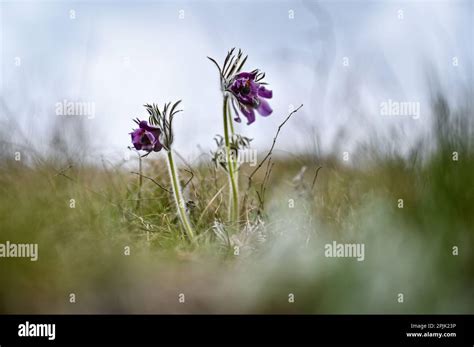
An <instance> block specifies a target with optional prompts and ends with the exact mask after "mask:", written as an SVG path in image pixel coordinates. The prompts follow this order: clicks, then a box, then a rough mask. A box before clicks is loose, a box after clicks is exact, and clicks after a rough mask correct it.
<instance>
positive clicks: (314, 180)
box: [311, 166, 323, 191]
mask: <svg viewBox="0 0 474 347" xmlns="http://www.w3.org/2000/svg"><path fill="white" fill-rule="evenodd" d="M322 168H323V167H322V166H320V167H318V168H317V169H316V173H315V174H314V178H313V184H312V185H311V191H313V188H314V185H315V184H316V179H317V178H318V173H319V170H321V169H322Z"/></svg>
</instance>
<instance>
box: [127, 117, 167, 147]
mask: <svg viewBox="0 0 474 347" xmlns="http://www.w3.org/2000/svg"><path fill="white" fill-rule="evenodd" d="M134 121H135V123H137V124H138V129H135V130H133V132H131V133H130V135H131V136H132V144H133V146H134V147H135V149H136V150H138V151H140V150H144V151H148V152H151V151H154V152H159V151H160V150H161V148H163V146H162V144H161V142H160V135H161V129H160V128H157V127H154V126H151V125H149V124H148V122H147V121H146V120H142V121H140V120H139V119H136V120H134Z"/></svg>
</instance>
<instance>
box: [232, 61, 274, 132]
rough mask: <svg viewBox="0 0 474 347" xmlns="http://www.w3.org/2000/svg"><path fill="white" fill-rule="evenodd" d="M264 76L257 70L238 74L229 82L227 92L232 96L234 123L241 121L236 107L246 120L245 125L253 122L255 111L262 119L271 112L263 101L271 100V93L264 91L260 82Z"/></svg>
mask: <svg viewBox="0 0 474 347" xmlns="http://www.w3.org/2000/svg"><path fill="white" fill-rule="evenodd" d="M264 76H265V75H264V74H262V73H261V72H260V71H259V70H254V71H252V72H240V73H238V74H236V75H235V76H234V78H233V79H232V80H231V81H230V83H229V85H228V87H227V90H228V91H229V92H230V93H232V95H233V99H232V106H233V107H234V111H235V113H236V115H237V117H236V118H235V121H237V122H240V121H241V120H240V117H239V112H238V111H237V107H238V109H239V110H240V113H242V114H243V115H244V116H245V117H246V118H247V124H252V123H253V122H254V121H255V110H257V112H258V113H259V114H260V115H262V116H264V117H266V116H269V115H270V114H271V113H272V112H273V110H272V108H271V107H270V105H269V104H268V102H267V100H265V99H271V98H272V96H273V94H272V91H271V90H268V89H266V88H265V86H264V84H263V83H261V82H260V81H261V80H262V79H263V77H264ZM236 104H237V105H236Z"/></svg>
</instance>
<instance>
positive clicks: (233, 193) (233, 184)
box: [222, 95, 239, 224]
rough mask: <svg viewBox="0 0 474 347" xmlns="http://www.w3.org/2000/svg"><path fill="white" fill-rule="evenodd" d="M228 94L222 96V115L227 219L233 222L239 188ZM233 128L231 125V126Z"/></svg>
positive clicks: (235, 218) (235, 220) (236, 216)
mask: <svg viewBox="0 0 474 347" xmlns="http://www.w3.org/2000/svg"><path fill="white" fill-rule="evenodd" d="M228 100H229V99H228V96H227V95H225V96H224V104H223V108H222V111H223V116H224V140H225V149H226V157H227V170H228V171H229V181H230V197H229V200H230V204H229V215H230V216H229V219H230V221H231V222H232V223H233V224H234V223H236V222H237V219H238V217H239V190H238V188H237V179H236V178H237V177H236V167H235V166H234V165H235V164H234V161H233V157H232V156H231V153H230V139H229V124H228V123H229V116H228V107H227V106H228ZM232 128H233V126H232Z"/></svg>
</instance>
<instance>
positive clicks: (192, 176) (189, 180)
mask: <svg viewBox="0 0 474 347" xmlns="http://www.w3.org/2000/svg"><path fill="white" fill-rule="evenodd" d="M183 170H184V171H186V172H189V173H190V174H191V177H190V178H189V179H188V181H187V182H186V183H185V184H183V189H184V188H186V186H187V185H188V184H189V182H191V181H192V179H193V178H194V172H192V171H191V170H187V169H183Z"/></svg>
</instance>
